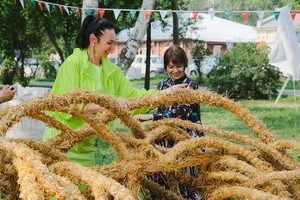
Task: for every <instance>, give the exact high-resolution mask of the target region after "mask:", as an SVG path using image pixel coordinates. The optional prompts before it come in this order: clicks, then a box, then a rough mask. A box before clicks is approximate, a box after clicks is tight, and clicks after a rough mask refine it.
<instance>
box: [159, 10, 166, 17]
mask: <svg viewBox="0 0 300 200" xmlns="http://www.w3.org/2000/svg"><path fill="white" fill-rule="evenodd" d="M159 13H160V17H161V19H164V18H165V17H166V15H167V14H168V11H160V12H159Z"/></svg>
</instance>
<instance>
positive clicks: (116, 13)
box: [113, 9, 121, 19]
mask: <svg viewBox="0 0 300 200" xmlns="http://www.w3.org/2000/svg"><path fill="white" fill-rule="evenodd" d="M113 11H114V15H115V19H118V17H119V14H120V12H121V10H119V9H114V10H113Z"/></svg>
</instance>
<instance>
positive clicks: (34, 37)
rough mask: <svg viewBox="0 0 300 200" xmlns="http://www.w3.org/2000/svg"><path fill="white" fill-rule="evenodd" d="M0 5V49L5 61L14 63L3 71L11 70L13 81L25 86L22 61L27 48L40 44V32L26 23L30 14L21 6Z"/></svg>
mask: <svg viewBox="0 0 300 200" xmlns="http://www.w3.org/2000/svg"><path fill="white" fill-rule="evenodd" d="M0 5H1V13H0V18H1V21H2V22H3V23H2V24H1V29H0V49H1V50H2V54H3V55H4V57H5V58H6V59H8V60H10V61H14V65H8V66H7V67H6V69H5V70H12V71H13V74H14V81H18V82H20V84H21V85H23V86H26V85H27V84H28V80H27V78H26V77H25V73H24V60H25V58H26V57H27V56H28V53H29V52H28V49H29V48H35V47H37V46H38V45H40V44H41V43H42V41H41V35H42V31H41V30H40V29H36V27H35V24H33V23H30V22H29V21H28V18H29V16H30V13H28V12H26V10H23V8H22V7H21V5H14V4H13V3H12V2H9V1H8V2H3V1H2V2H0ZM7 63H9V62H7ZM19 63H21V64H19Z"/></svg>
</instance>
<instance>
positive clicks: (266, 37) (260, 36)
mask: <svg viewBox="0 0 300 200" xmlns="http://www.w3.org/2000/svg"><path fill="white" fill-rule="evenodd" d="M293 22H294V25H295V31H296V34H297V36H298V42H300V15H299V14H297V15H296V17H295V18H294V20H293ZM277 26H278V21H277V20H276V19H275V16H274V15H271V16H269V17H267V18H265V19H263V20H262V21H258V22H257V25H256V27H255V30H256V32H257V42H258V43H265V44H267V45H268V46H272V45H273V44H274V42H275V40H276V35H277Z"/></svg>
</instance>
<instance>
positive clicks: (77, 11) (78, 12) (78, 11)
mask: <svg viewBox="0 0 300 200" xmlns="http://www.w3.org/2000/svg"><path fill="white" fill-rule="evenodd" d="M76 13H77V15H78V16H80V10H79V8H76Z"/></svg>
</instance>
